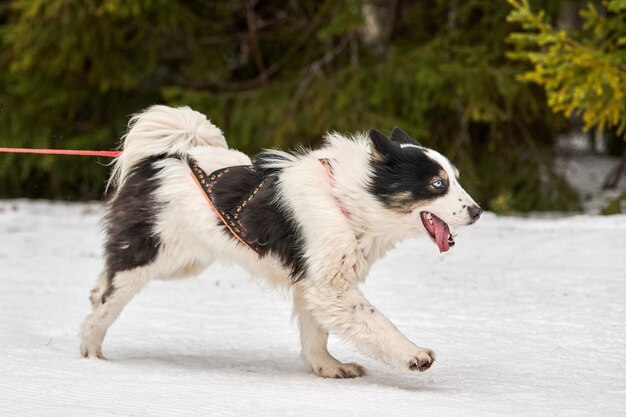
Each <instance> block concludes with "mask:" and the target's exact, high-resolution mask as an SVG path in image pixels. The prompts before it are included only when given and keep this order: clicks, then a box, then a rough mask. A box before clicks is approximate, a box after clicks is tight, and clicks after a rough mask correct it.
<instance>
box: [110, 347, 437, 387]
mask: <svg viewBox="0 0 626 417" xmlns="http://www.w3.org/2000/svg"><path fill="white" fill-rule="evenodd" d="M110 359H111V360H110V361H109V363H111V364H115V365H116V366H124V367H138V368H146V367H149V368H161V369H169V370H173V371H176V372H177V373H178V372H179V371H181V370H184V371H185V372H188V373H189V374H190V375H194V376H202V375H206V376H211V375H212V374H215V373H232V374H238V375H239V376H242V375H246V374H248V375H255V376H264V375H265V376H268V377H269V378H270V379H274V378H276V377H289V378H299V379H300V381H302V380H310V381H311V382H320V383H331V384H355V385H359V386H377V387H387V388H396V389H401V390H406V391H412V392H419V391H445V390H446V388H445V387H440V386H438V385H437V383H436V382H433V380H432V379H431V378H430V377H428V376H427V375H428V374H416V373H413V372H411V373H408V374H407V373H402V371H399V370H394V369H391V368H386V367H385V366H384V365H378V364H376V363H375V362H369V363H368V365H370V367H369V374H368V375H367V376H365V377H363V378H355V379H326V378H319V377H317V376H315V375H313V374H312V373H311V372H310V371H309V370H308V369H307V367H306V366H305V365H304V363H303V362H302V360H301V359H300V358H299V357H298V356H297V355H294V354H293V353H292V352H289V353H287V354H285V355H280V354H277V353H272V352H268V351H266V350H264V351H255V350H228V351H224V350H221V351H211V352H194V353H164V352H154V351H143V350H141V351H139V350H138V351H128V350H125V351H124V352H123V353H122V352H118V353H117V354H114V355H112V357H111V358H110ZM373 364H374V365H375V366H371V365H373Z"/></svg>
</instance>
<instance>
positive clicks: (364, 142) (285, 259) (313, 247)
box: [80, 106, 482, 378]
mask: <svg viewBox="0 0 626 417" xmlns="http://www.w3.org/2000/svg"><path fill="white" fill-rule="evenodd" d="M458 175H459V173H458V171H457V169H456V168H455V167H454V166H453V165H452V164H451V163H450V161H448V159H446V158H445V157H444V156H442V155H441V154H439V153H438V152H436V151H434V150H431V149H427V148H424V147H422V146H420V145H419V144H418V143H417V142H415V141H414V140H413V139H412V138H411V137H410V136H409V135H408V134H407V133H405V132H404V131H402V130H400V129H394V131H393V133H392V134H391V137H386V136H385V135H383V134H382V133H380V132H378V131H376V130H372V131H371V132H370V133H369V135H366V134H356V135H354V136H352V137H345V136H343V135H341V134H338V133H330V134H328V135H327V137H326V143H325V145H324V146H323V147H322V148H321V149H318V150H313V151H306V152H301V153H298V154H290V153H285V152H281V151H266V152H263V153H261V154H259V155H258V156H256V157H255V158H254V159H252V160H251V159H250V158H249V157H248V156H246V155H245V154H243V153H241V152H238V151H236V150H232V149H229V148H228V146H227V144H226V140H225V139H224V136H223V134H222V132H221V131H220V130H219V129H218V128H217V127H215V126H214V125H213V124H211V123H210V122H209V121H208V120H207V119H206V118H205V116H204V115H202V114H200V113H198V112H195V111H193V110H191V109H190V108H188V107H181V108H171V107H167V106H153V107H150V108H148V109H147V110H145V111H144V112H142V113H140V114H137V115H135V116H134V117H133V118H132V119H131V122H130V125H129V131H128V133H127V134H126V136H125V138H124V140H123V153H122V154H121V155H120V156H119V157H118V158H117V159H116V160H115V161H114V168H113V173H112V176H111V179H110V182H109V184H110V185H114V186H115V187H116V192H115V195H114V196H113V199H112V200H111V202H110V203H109V205H108V209H107V214H106V218H105V223H106V233H107V241H106V247H105V257H106V260H105V267H104V270H103V272H102V274H101V276H100V278H99V279H98V281H97V283H96V287H95V288H94V289H93V290H92V292H91V297H90V299H91V303H92V305H93V310H92V312H91V313H90V314H89V315H88V316H87V317H86V318H85V320H84V322H83V325H82V328H81V337H82V344H81V348H80V349H81V353H82V355H83V356H85V357H97V358H103V356H102V350H101V349H102V348H101V346H102V341H103V339H104V336H105V334H106V332H107V329H108V328H109V326H111V324H112V323H113V322H114V321H115V320H116V319H117V317H118V316H119V314H120V312H121V311H122V309H123V308H124V307H125V306H126V304H127V303H128V302H129V301H130V300H131V299H132V298H133V296H134V295H135V294H137V293H138V292H139V290H141V288H143V287H144V286H145V285H146V284H147V283H148V282H149V281H150V280H153V279H173V278H182V277H187V276H191V275H196V274H198V273H199V272H200V271H202V270H203V269H205V268H206V267H207V266H209V265H210V264H211V263H212V262H214V261H229V262H236V263H237V264H239V265H241V266H243V267H244V268H246V269H247V270H248V271H250V272H251V273H252V274H253V275H254V276H258V277H261V278H263V279H266V280H269V281H270V282H271V283H273V284H275V285H282V286H288V287H289V288H290V289H291V290H292V291H293V298H294V303H293V308H294V313H295V315H296V316H297V317H298V319H299V324H300V338H301V342H302V356H303V357H304V360H305V361H306V363H307V364H308V365H309V366H310V367H311V369H312V371H313V372H314V373H315V374H317V375H319V376H323V377H331V378H352V377H357V376H362V375H365V374H366V371H365V369H364V368H363V367H361V366H360V365H357V364H354V363H342V362H339V361H338V360H337V359H335V358H334V357H333V356H331V354H330V353H328V350H327V347H326V345H327V340H328V333H329V332H333V333H335V334H338V335H340V336H342V337H343V338H345V339H347V340H349V341H351V342H353V343H354V344H355V345H356V346H357V347H358V348H359V349H360V350H361V351H363V352H366V353H368V354H370V355H372V356H374V357H376V358H378V359H381V360H383V361H385V362H386V363H388V364H390V365H393V366H395V367H398V368H401V369H407V370H418V371H424V370H426V369H428V368H429V367H430V366H431V365H432V363H433V361H434V360H435V355H434V354H433V352H432V351H431V350H429V349H426V348H421V347H418V346H416V345H415V344H413V343H412V342H411V341H410V340H408V339H407V338H406V337H405V336H404V335H402V334H401V333H400V332H399V331H398V329H397V328H396V327H395V326H394V325H393V324H392V323H391V322H390V321H389V320H388V319H387V318H386V317H385V316H384V315H383V314H382V313H381V312H380V311H379V310H377V309H376V308H375V307H374V306H372V305H371V304H370V303H369V301H368V300H367V299H366V298H365V297H364V296H363V294H362V293H361V292H360V291H359V284H360V283H361V282H363V281H364V280H365V278H366V276H367V273H368V270H369V269H370V266H371V265H372V264H373V263H374V262H375V261H376V260H377V259H379V258H381V257H382V256H383V255H384V254H385V253H386V252H387V251H388V250H390V249H391V248H393V247H394V245H395V244H396V243H397V242H399V241H401V240H403V239H407V238H410V237H414V236H418V235H420V234H426V235H427V236H430V238H431V239H432V240H433V241H434V242H435V244H436V245H437V247H438V248H439V250H440V251H442V252H444V251H447V250H448V249H449V247H450V246H452V245H453V244H454V239H453V237H452V235H451V232H450V228H449V226H448V225H452V226H462V225H468V224H472V223H474V222H475V221H476V220H478V218H479V217H480V215H481V212H482V211H481V209H480V207H479V206H478V205H477V204H476V203H475V202H474V200H472V198H471V197H470V196H469V195H468V194H467V193H466V192H465V190H463V188H462V187H461V185H460V184H459V179H458Z"/></svg>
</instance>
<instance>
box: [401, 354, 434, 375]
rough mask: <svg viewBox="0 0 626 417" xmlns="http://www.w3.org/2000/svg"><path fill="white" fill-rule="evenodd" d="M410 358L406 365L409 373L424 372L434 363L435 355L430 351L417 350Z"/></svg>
mask: <svg viewBox="0 0 626 417" xmlns="http://www.w3.org/2000/svg"><path fill="white" fill-rule="evenodd" d="M412 356H413V357H412V358H411V359H410V360H409V363H408V366H409V370H410V371H420V372H424V371H425V370H427V369H428V368H430V367H431V365H432V364H433V362H435V353H434V352H433V351H432V350H430V349H423V348H417V351H416V352H414V353H413V355H412Z"/></svg>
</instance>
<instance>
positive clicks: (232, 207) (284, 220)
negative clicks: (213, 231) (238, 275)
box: [211, 154, 305, 282]
mask: <svg viewBox="0 0 626 417" xmlns="http://www.w3.org/2000/svg"><path fill="white" fill-rule="evenodd" d="M269 157H270V156H269V154H259V155H257V156H256V157H255V158H254V161H253V164H254V165H253V167H245V166H241V167H231V168H229V170H228V172H227V173H225V174H224V175H223V176H222V177H221V178H220V179H219V181H218V182H217V183H216V184H215V185H214V186H213V188H212V193H211V199H212V200H213V203H214V204H215V205H216V206H217V207H219V208H220V210H223V209H226V210H228V211H230V212H235V211H236V209H237V207H238V206H240V205H241V203H242V202H243V201H244V200H245V199H247V198H248V197H249V196H250V195H251V194H252V192H253V191H254V190H255V188H256V187H257V186H258V185H259V184H260V183H261V181H263V180H264V181H265V182H264V183H263V186H262V187H261V188H260V189H259V191H258V192H257V193H256V194H255V195H254V197H253V198H252V199H251V200H250V201H249V202H248V203H247V204H246V206H245V207H244V208H243V209H242V210H241V211H240V212H239V216H240V217H239V221H240V224H241V225H242V226H243V228H244V229H245V231H246V240H247V242H248V243H249V244H251V246H253V247H254V248H255V249H256V250H257V251H258V253H259V255H260V256H261V257H264V256H266V255H268V254H272V255H274V256H276V257H277V258H278V259H280V261H281V262H282V264H283V266H284V267H285V268H287V269H289V271H290V276H291V279H292V281H293V282H296V281H298V280H300V279H302V277H303V276H304V272H305V262H304V250H303V243H304V242H303V238H302V231H301V228H300V226H299V225H298V223H297V222H296V221H295V220H294V219H293V216H292V215H291V213H290V212H289V210H288V209H287V208H286V207H284V205H282V204H280V202H279V201H280V199H279V197H278V195H277V193H278V175H279V173H280V169H274V168H266V166H265V164H264V163H263V162H265V160H266V158H269ZM271 157H272V158H273V159H274V160H275V159H276V155H275V154H272V155H271ZM251 168H252V169H251ZM218 223H219V224H220V225H222V226H223V229H224V233H226V234H227V235H229V236H230V237H231V238H233V239H236V238H235V237H234V236H233V235H232V233H231V232H230V231H229V230H228V228H227V227H226V226H225V225H224V224H223V223H222V222H221V221H219V220H218Z"/></svg>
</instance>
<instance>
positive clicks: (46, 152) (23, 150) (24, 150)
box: [0, 148, 122, 158]
mask: <svg viewBox="0 0 626 417" xmlns="http://www.w3.org/2000/svg"><path fill="white" fill-rule="evenodd" d="M0 152H4V153H36V154H44V155H84V156H106V157H109V158H115V157H117V156H120V155H121V154H122V151H83V150H72V149H67V150H66V149H32V148H0Z"/></svg>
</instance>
